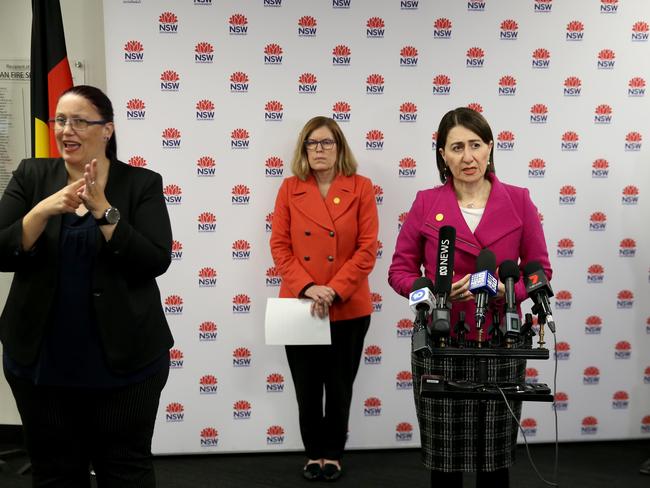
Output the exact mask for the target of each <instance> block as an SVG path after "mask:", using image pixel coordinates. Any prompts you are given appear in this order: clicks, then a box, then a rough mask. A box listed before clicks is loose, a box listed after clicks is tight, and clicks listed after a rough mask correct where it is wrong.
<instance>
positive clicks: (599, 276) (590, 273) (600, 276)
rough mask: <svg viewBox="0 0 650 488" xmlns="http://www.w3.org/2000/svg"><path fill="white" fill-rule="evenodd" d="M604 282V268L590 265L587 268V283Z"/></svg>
mask: <svg viewBox="0 0 650 488" xmlns="http://www.w3.org/2000/svg"><path fill="white" fill-rule="evenodd" d="M604 281H605V268H604V267H603V265H602V264H592V265H590V266H589V268H587V283H590V284H591V283H598V284H600V283H603V282H604Z"/></svg>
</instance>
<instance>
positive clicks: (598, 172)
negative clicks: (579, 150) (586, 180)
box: [591, 159, 609, 178]
mask: <svg viewBox="0 0 650 488" xmlns="http://www.w3.org/2000/svg"><path fill="white" fill-rule="evenodd" d="M608 176H609V162H608V161H607V160H606V159H596V160H595V161H594V162H593V163H592V164H591V177H592V178H607V177H608Z"/></svg>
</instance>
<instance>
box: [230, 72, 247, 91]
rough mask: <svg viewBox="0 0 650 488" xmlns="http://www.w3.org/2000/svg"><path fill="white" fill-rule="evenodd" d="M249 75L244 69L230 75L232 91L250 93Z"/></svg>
mask: <svg viewBox="0 0 650 488" xmlns="http://www.w3.org/2000/svg"><path fill="white" fill-rule="evenodd" d="M248 81H249V79H248V75H247V74H246V73H244V72H243V71H235V72H234V73H233V74H231V75H230V93H248Z"/></svg>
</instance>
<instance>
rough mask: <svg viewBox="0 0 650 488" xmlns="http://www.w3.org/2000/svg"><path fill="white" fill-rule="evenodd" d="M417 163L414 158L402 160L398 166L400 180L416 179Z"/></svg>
mask: <svg viewBox="0 0 650 488" xmlns="http://www.w3.org/2000/svg"><path fill="white" fill-rule="evenodd" d="M416 166H417V163H416V161H415V159H413V158H408V157H407V158H402V159H400V161H399V164H398V170H397V174H398V176H399V177H400V178H415V176H416V172H417V168H416Z"/></svg>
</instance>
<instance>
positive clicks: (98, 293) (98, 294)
mask: <svg viewBox="0 0 650 488" xmlns="http://www.w3.org/2000/svg"><path fill="white" fill-rule="evenodd" d="M93 296H94V297H101V296H102V292H101V291H94V292H93Z"/></svg>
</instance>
